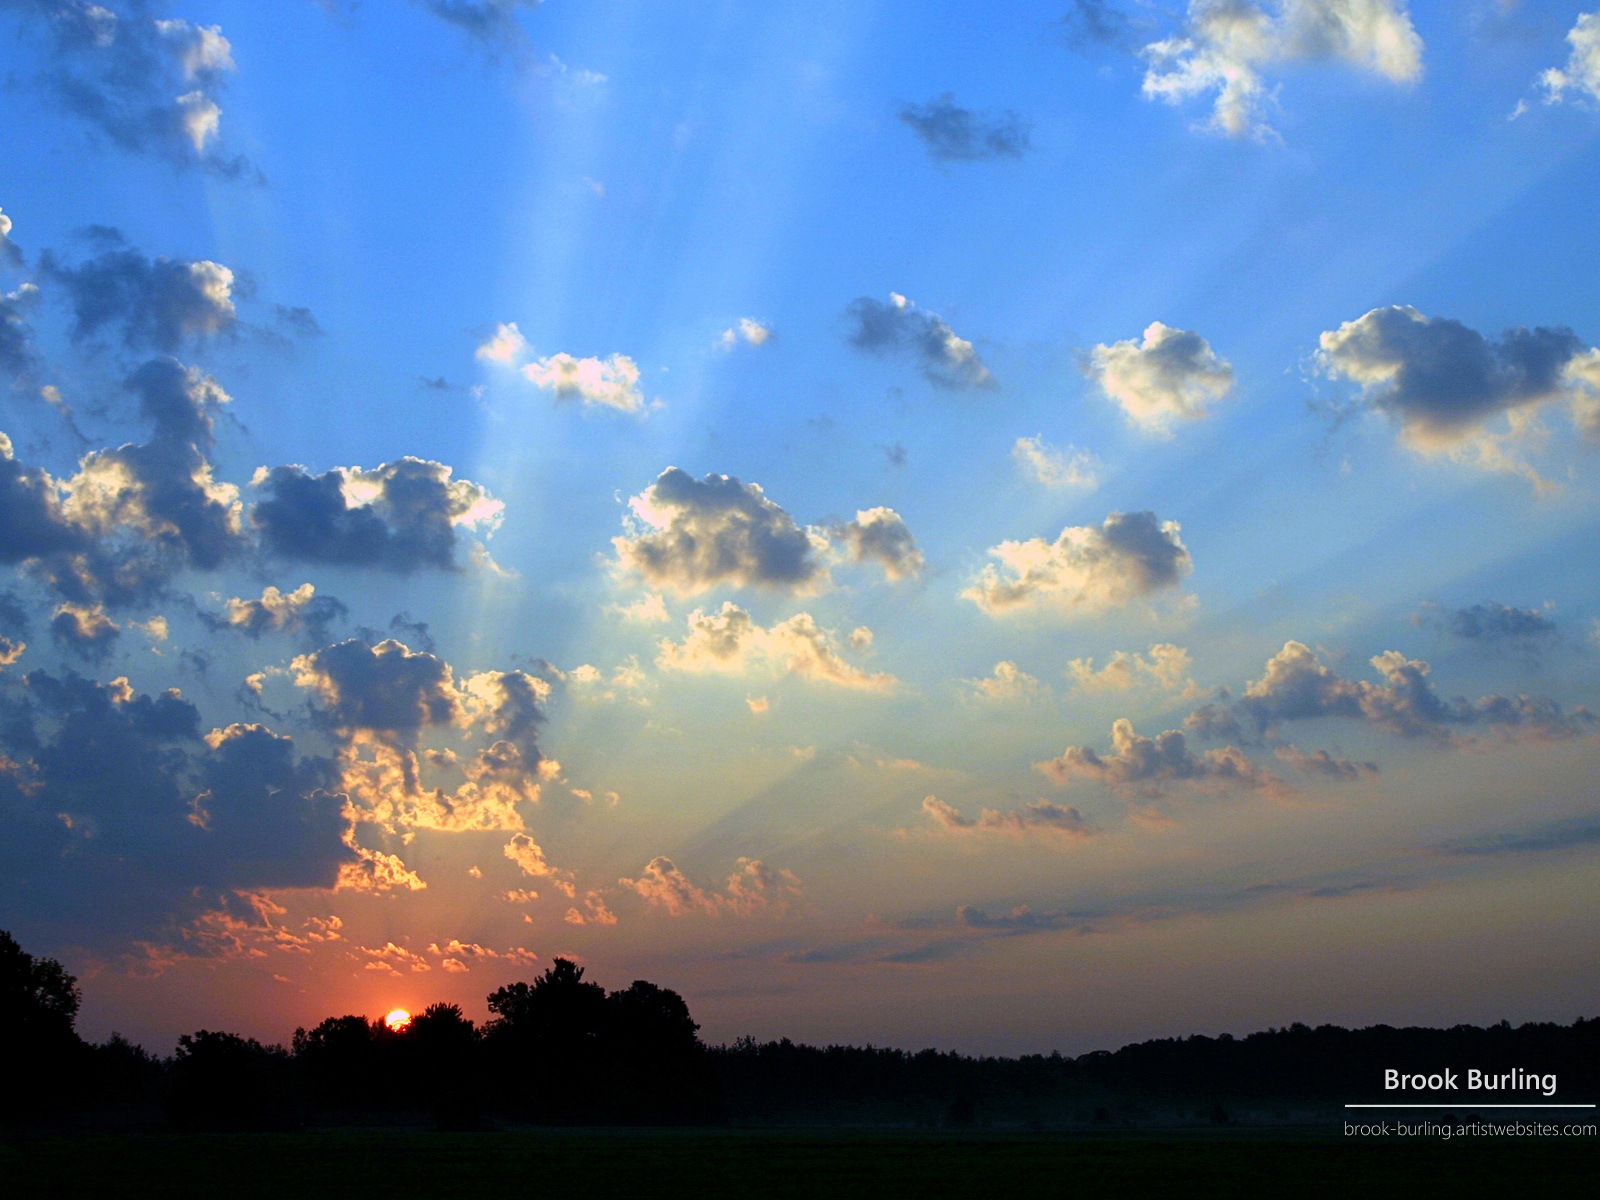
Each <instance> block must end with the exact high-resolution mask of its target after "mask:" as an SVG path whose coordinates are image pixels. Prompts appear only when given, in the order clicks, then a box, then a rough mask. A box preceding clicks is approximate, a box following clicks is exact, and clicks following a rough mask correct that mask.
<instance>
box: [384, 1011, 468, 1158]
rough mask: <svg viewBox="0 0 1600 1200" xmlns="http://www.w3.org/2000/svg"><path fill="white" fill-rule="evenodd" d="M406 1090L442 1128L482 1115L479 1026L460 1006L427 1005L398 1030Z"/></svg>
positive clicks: (459, 1125) (463, 1125) (456, 1126)
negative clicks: (477, 1028) (409, 1091)
mask: <svg viewBox="0 0 1600 1200" xmlns="http://www.w3.org/2000/svg"><path fill="white" fill-rule="evenodd" d="M397 1041H398V1044H399V1047H400V1049H401V1051H402V1055H403V1057H402V1063H403V1069H404V1070H405V1073H406V1076H407V1086H408V1089H410V1090H411V1091H412V1094H413V1095H414V1096H415V1097H416V1099H417V1100H418V1101H419V1103H420V1104H421V1105H422V1106H424V1107H426V1108H427V1109H428V1110H429V1111H430V1112H432V1113H433V1116H434V1119H435V1120H436V1121H437V1122H438V1124H439V1126H440V1127H441V1128H443V1129H462V1128H469V1127H471V1126H473V1125H476V1124H477V1123H478V1122H479V1121H480V1120H481V1118H482V1105H481V1103H480V1092H481V1084H480V1080H479V1070H478V1031H477V1030H476V1029H474V1028H473V1025H472V1022H471V1021H469V1020H468V1019H467V1018H466V1016H464V1015H463V1014H462V1012H461V1008H460V1006H459V1005H455V1004H430V1005H429V1006H428V1007H427V1008H425V1009H423V1010H422V1011H421V1012H420V1013H418V1014H417V1015H416V1016H415V1017H412V1018H411V1022H410V1024H408V1025H407V1026H406V1027H405V1028H404V1029H402V1030H400V1031H399V1032H398V1035H397Z"/></svg>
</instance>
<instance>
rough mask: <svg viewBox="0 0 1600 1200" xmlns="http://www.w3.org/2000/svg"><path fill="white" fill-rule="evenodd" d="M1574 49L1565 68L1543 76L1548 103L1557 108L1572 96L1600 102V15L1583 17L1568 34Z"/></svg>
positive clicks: (1593, 13) (1598, 13) (1541, 80)
mask: <svg viewBox="0 0 1600 1200" xmlns="http://www.w3.org/2000/svg"><path fill="white" fill-rule="evenodd" d="M1567 42H1568V43H1569V44H1570V45H1571V46H1572V54H1571V57H1569V58H1568V59H1567V65H1566V66H1565V67H1551V68H1550V69H1549V70H1548V71H1546V72H1545V73H1544V74H1543V75H1541V76H1539V83H1540V84H1541V85H1542V86H1543V87H1544V93H1545V102H1546V103H1547V104H1556V103H1559V102H1560V101H1562V100H1565V99H1566V98H1567V97H1568V95H1569V94H1571V93H1577V94H1578V96H1579V98H1587V99H1588V100H1590V101H1600V12H1592V13H1579V14H1578V20H1577V23H1576V24H1574V25H1573V27H1572V28H1571V29H1570V30H1568V31H1567Z"/></svg>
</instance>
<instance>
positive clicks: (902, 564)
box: [828, 505, 927, 580]
mask: <svg viewBox="0 0 1600 1200" xmlns="http://www.w3.org/2000/svg"><path fill="white" fill-rule="evenodd" d="M828 532H829V534H830V536H831V537H832V539H833V541H834V542H836V543H837V544H838V546H839V548H840V549H842V551H843V552H844V556H845V557H846V558H847V559H849V560H850V561H851V562H858V563H859V562H872V563H876V564H877V565H878V566H880V567H882V568H883V573H884V574H885V575H886V576H888V577H889V578H890V579H891V580H895V579H906V578H909V577H911V576H915V575H919V574H921V573H922V568H923V567H924V566H926V565H927V564H926V561H925V560H924V559H923V557H922V551H921V550H919V549H917V539H916V538H914V537H913V536H912V535H911V530H910V529H908V528H907V527H906V523H905V520H904V518H902V517H901V516H900V514H899V513H897V512H895V510H894V509H892V508H884V507H883V506H881V505H880V506H878V507H877V508H866V509H862V510H861V511H859V512H857V513H856V515H855V519H854V520H853V521H848V522H846V523H845V524H843V525H836V526H834V527H833V528H832V529H830V530H829V531H828Z"/></svg>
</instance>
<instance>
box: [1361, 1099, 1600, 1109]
mask: <svg viewBox="0 0 1600 1200" xmlns="http://www.w3.org/2000/svg"><path fill="white" fill-rule="evenodd" d="M1345 1107H1346V1108H1593V1107H1594V1105H1592V1104H1479V1103H1478V1102H1477V1101H1475V1100H1458V1101H1456V1103H1454V1104H1346V1105H1345Z"/></svg>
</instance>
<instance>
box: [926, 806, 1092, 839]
mask: <svg viewBox="0 0 1600 1200" xmlns="http://www.w3.org/2000/svg"><path fill="white" fill-rule="evenodd" d="M922 811H923V812H924V813H925V814H927V816H928V818H929V819H930V820H931V821H933V823H934V824H935V825H937V826H938V827H939V828H940V829H942V830H944V831H945V832H947V833H958V834H959V833H1000V834H1009V835H1011V836H1013V837H1028V836H1036V835H1052V834H1053V835H1057V836H1063V837H1067V838H1074V839H1076V838H1084V837H1088V836H1089V835H1090V834H1091V833H1092V832H1093V830H1091V829H1090V828H1089V823H1088V822H1087V821H1085V820H1084V819H1083V814H1082V813H1081V812H1079V811H1078V810H1077V809H1076V808H1070V807H1065V806H1063V805H1060V804H1052V803H1050V801H1048V800H1035V801H1033V802H1032V803H1031V804H1024V805H1023V806H1022V807H1021V808H1017V809H1013V810H1012V811H1010V812H1001V811H1000V810H998V809H993V808H985V809H980V810H979V812H978V815H977V816H976V817H969V816H967V815H966V814H964V813H962V812H961V811H959V810H958V809H956V808H954V807H953V806H951V805H949V804H946V803H945V802H944V801H942V800H940V799H939V798H938V797H937V796H927V797H924V798H923V801H922Z"/></svg>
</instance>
